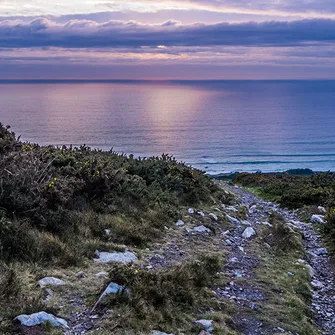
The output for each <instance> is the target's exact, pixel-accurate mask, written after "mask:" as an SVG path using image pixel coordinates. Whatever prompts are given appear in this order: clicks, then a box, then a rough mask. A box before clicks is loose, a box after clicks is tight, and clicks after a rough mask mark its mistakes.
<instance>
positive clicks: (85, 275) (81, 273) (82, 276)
mask: <svg viewBox="0 0 335 335" xmlns="http://www.w3.org/2000/svg"><path fill="white" fill-rule="evenodd" d="M86 277H87V274H86V273H85V272H84V271H80V272H78V273H77V278H79V279H81V278H86Z"/></svg>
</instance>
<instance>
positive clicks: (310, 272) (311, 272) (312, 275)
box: [305, 264, 315, 277]
mask: <svg viewBox="0 0 335 335" xmlns="http://www.w3.org/2000/svg"><path fill="white" fill-rule="evenodd" d="M305 267H306V269H307V271H308V273H309V275H310V277H314V276H315V271H314V269H313V268H312V267H311V266H310V265H309V264H305Z"/></svg>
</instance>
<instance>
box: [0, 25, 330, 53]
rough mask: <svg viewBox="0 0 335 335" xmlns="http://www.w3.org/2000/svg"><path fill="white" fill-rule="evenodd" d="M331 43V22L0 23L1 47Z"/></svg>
mask: <svg viewBox="0 0 335 335" xmlns="http://www.w3.org/2000/svg"><path fill="white" fill-rule="evenodd" d="M334 41H335V20H330V19H329V20H326V19H313V20H300V21H291V22H275V21H271V22H258V23H257V22H245V23H234V24H233V23H219V24H207V25H206V24H193V25H182V24H181V23H179V22H177V21H173V20H171V21H167V22H164V23H162V24H159V25H149V24H140V23H138V22H135V21H130V22H124V21H108V22H104V23H97V22H93V21H88V20H72V21H69V22H66V23H62V24H60V23H55V22H53V21H50V20H47V19H36V20H34V21H32V22H29V23H24V22H21V21H3V22H1V23H0V47H3V48H29V47H63V48H94V47H98V48H104V47H108V48H121V47H122V48H139V47H144V46H149V47H156V46H158V45H164V46H167V47H169V46H301V45H306V44H313V43H333V42H334Z"/></svg>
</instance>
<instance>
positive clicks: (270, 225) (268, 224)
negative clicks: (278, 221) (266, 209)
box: [262, 221, 273, 227]
mask: <svg viewBox="0 0 335 335" xmlns="http://www.w3.org/2000/svg"><path fill="white" fill-rule="evenodd" d="M262 225H264V226H268V227H273V225H272V224H271V223H270V222H267V221H265V222H262Z"/></svg>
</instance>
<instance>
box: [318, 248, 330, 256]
mask: <svg viewBox="0 0 335 335" xmlns="http://www.w3.org/2000/svg"><path fill="white" fill-rule="evenodd" d="M327 254H328V250H327V249H326V248H319V249H316V250H315V255H317V256H324V255H327Z"/></svg>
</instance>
